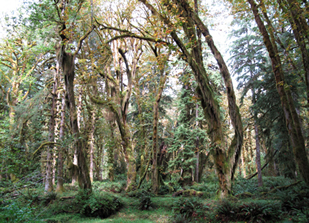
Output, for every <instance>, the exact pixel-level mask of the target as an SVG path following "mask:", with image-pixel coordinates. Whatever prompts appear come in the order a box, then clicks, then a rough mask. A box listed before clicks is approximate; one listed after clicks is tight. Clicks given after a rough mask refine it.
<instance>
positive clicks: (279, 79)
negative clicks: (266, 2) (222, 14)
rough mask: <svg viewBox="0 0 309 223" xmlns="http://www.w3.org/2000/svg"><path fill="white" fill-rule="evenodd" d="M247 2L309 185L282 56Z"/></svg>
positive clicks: (255, 5) (292, 142)
mask: <svg viewBox="0 0 309 223" xmlns="http://www.w3.org/2000/svg"><path fill="white" fill-rule="evenodd" d="M247 1H248V3H249V4H250V6H251V10H252V13H253V14H254V18H255V21H256V24H257V25H258V27H259V30H260V32H261V34H262V35H263V41H264V44H265V46H266V48H267V51H268V53H269V57H270V59H271V62H272V67H273V72H274V75H275V80H276V88H277V90H278V93H279V95H280V100H281V104H282V108H283V112H284V117H285V121H286V126H287V129H288V132H289V136H290V141H291V145H292V148H293V153H294V156H295V159H296V162H297V164H298V167H299V170H300V173H301V175H302V177H303V179H304V181H305V182H306V184H307V185H309V162H308V157H307V154H306V150H305V140H304V137H303V133H302V129H301V123H300V120H299V116H298V114H297V112H296V109H295V105H294V101H293V98H292V95H291V91H290V89H289V86H287V83H286V81H285V77H284V73H283V69H282V63H281V59H280V55H279V54H278V49H277V46H276V44H275V42H274V38H273V33H272V31H270V35H269V33H268V32H267V29H266V27H265V25H264V23H263V21H262V20H261V17H260V13H259V11H258V7H257V4H256V3H255V2H254V1H253V0H247Z"/></svg>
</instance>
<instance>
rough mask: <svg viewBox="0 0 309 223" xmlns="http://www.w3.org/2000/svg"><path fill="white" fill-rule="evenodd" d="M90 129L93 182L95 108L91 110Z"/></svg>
mask: <svg viewBox="0 0 309 223" xmlns="http://www.w3.org/2000/svg"><path fill="white" fill-rule="evenodd" d="M90 113H91V114H90V117H89V118H90V122H91V124H90V131H89V147H90V164H89V175H90V180H91V182H93V169H94V131H95V119H96V117H95V110H94V109H92V110H91V111H90Z"/></svg>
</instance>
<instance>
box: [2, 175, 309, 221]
mask: <svg viewBox="0 0 309 223" xmlns="http://www.w3.org/2000/svg"><path fill="white" fill-rule="evenodd" d="M263 180H264V186H263V187H257V182H256V180H254V179H253V180H246V179H237V180H236V182H235V184H234V186H233V196H231V197H230V198H229V199H226V200H218V199H217V198H216V191H217V183H216V181H215V179H210V178H208V179H207V180H205V181H204V182H203V183H199V184H197V183H194V184H193V185H191V186H186V187H183V188H181V187H179V186H176V185H173V184H171V182H170V184H171V185H172V186H173V189H174V191H177V194H176V193H175V192H172V191H169V190H171V187H169V186H162V187H161V189H160V194H161V195H159V196H155V195H153V194H152V193H150V192H149V190H148V189H149V188H150V186H151V185H150V183H146V184H145V185H144V186H143V188H141V189H140V190H137V191H135V192H131V193H126V192H125V191H124V187H125V180H119V181H116V182H109V181H104V182H93V193H92V195H91V196H88V195H87V194H86V193H82V192H80V191H79V190H78V187H77V186H72V185H70V184H65V189H66V192H64V193H62V194H57V193H54V192H51V193H44V188H43V187H42V186H41V185H36V186H35V187H25V185H24V187H19V188H18V187H17V186H16V185H15V186H14V187H15V189H13V190H12V189H11V188H10V187H8V185H6V187H0V193H1V196H0V222H48V223H56V222H72V223H73V222H93V223H94V222H116V223H117V222H118V223H120V222H121V223H126V222H141V223H146V222H159V223H165V222H309V188H308V187H306V185H305V184H304V183H303V182H301V181H292V180H289V179H286V178H282V177H276V178H274V177H273V178H269V177H265V178H263ZM177 187H178V188H177Z"/></svg>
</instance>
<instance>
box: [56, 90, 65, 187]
mask: <svg viewBox="0 0 309 223" xmlns="http://www.w3.org/2000/svg"><path fill="white" fill-rule="evenodd" d="M64 121H65V94H64V93H63V94H62V101H61V119H60V129H59V141H62V140H63V138H64V125H65V122H64ZM62 149H64V148H60V149H59V150H58V176H57V188H56V192H59V193H62V192H64V191H65V190H64V187H63V161H64V160H63V152H62Z"/></svg>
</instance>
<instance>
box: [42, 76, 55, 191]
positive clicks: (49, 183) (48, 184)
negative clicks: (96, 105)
mask: <svg viewBox="0 0 309 223" xmlns="http://www.w3.org/2000/svg"><path fill="white" fill-rule="evenodd" d="M56 75H57V73H56V72H55V71H54V83H53V89H52V92H51V96H52V97H51V98H52V101H51V109H50V120H49V136H48V141H49V142H54V139H55V113H56V100H57V93H56V92H57V85H58V83H57V76H56ZM53 148H54V145H53V144H51V145H49V146H48V147H47V157H46V180H45V192H51V191H53V190H54V187H53V174H52V171H53V168H52V157H53V156H52V154H53Z"/></svg>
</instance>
